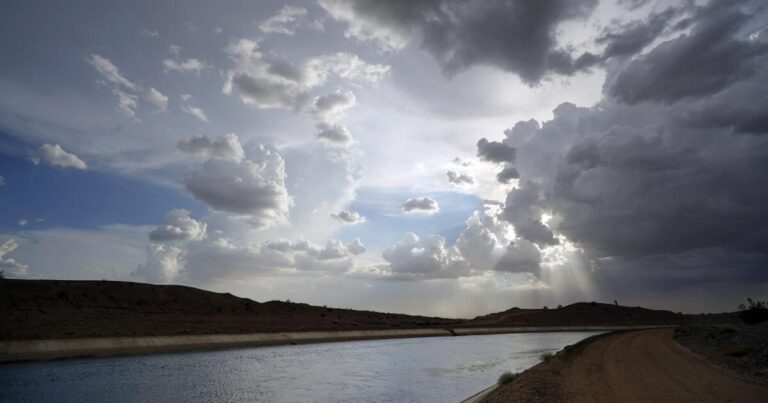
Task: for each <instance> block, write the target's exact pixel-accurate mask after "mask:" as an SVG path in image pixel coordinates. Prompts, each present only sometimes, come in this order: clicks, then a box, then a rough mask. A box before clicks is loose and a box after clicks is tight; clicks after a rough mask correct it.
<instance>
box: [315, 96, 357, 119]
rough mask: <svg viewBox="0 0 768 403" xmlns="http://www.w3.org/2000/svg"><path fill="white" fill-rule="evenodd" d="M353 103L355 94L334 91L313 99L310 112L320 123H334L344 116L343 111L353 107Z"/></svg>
mask: <svg viewBox="0 0 768 403" xmlns="http://www.w3.org/2000/svg"><path fill="white" fill-rule="evenodd" d="M355 101H356V100H355V94H353V93H351V92H350V91H342V90H336V91H334V92H331V93H330V94H328V95H323V96H320V97H317V98H315V101H314V102H313V103H312V109H311V110H310V112H311V113H312V115H313V116H314V117H315V118H316V119H318V120H320V121H322V122H336V121H338V120H339V119H341V118H342V117H343V116H344V111H346V110H347V109H349V108H351V107H353V106H354V105H355Z"/></svg>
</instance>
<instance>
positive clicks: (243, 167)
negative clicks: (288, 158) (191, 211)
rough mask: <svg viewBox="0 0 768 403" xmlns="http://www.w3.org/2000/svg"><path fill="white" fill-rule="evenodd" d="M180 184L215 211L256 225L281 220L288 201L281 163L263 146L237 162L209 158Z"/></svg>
mask: <svg viewBox="0 0 768 403" xmlns="http://www.w3.org/2000/svg"><path fill="white" fill-rule="evenodd" d="M184 184H185V186H186V188H187V190H188V191H189V192H190V193H192V195H193V196H194V197H195V198H196V199H198V200H201V201H203V202H205V203H207V204H208V205H209V206H210V207H211V208H212V209H214V210H215V211H219V212H223V213H227V214H230V215H234V216H239V217H243V218H246V219H248V220H249V222H250V223H251V224H252V225H253V226H256V227H264V226H270V225H274V224H277V223H282V222H284V221H285V220H286V219H287V216H288V209H289V208H290V206H291V203H292V201H291V198H290V196H288V191H287V190H286V188H285V163H284V161H283V159H282V157H281V156H280V154H278V153H277V152H276V151H274V150H272V149H269V148H267V147H265V146H263V145H259V146H256V147H254V148H252V149H251V150H250V151H249V152H248V153H246V158H245V159H243V160H241V161H239V162H238V161H232V160H225V159H219V158H212V159H210V160H208V162H206V163H205V164H204V165H203V167H202V168H200V169H198V170H196V171H193V172H192V173H190V174H189V175H187V177H186V179H185V181H184Z"/></svg>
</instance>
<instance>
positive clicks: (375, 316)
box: [0, 279, 463, 340]
mask: <svg viewBox="0 0 768 403" xmlns="http://www.w3.org/2000/svg"><path fill="white" fill-rule="evenodd" d="M460 322H463V320H457V319H442V318H432V317H426V316H410V315H402V314H391V313H379V312H370V311H356V310H351V309H338V308H326V307H319V306H312V305H307V304H300V303H290V302H282V301H270V302H264V303H259V302H256V301H252V300H250V299H247V298H240V297H236V296H234V295H232V294H229V293H224V294H219V293H215V292H210V291H205V290H200V289H197V288H192V287H184V286H178V285H152V284H142V283H130V282H116V281H61V280H59V281H56V280H9V279H6V280H2V281H0V323H2V326H0V340H12V339H48V338H79V337H115V336H147V335H175V334H214V333H255V332H277V331H304V330H307V331H308V330H362V329H366V330H368V329H399V328H423V327H427V328H428V327H445V326H447V325H454V324H457V323H460Z"/></svg>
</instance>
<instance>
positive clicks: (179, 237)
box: [149, 209, 207, 242]
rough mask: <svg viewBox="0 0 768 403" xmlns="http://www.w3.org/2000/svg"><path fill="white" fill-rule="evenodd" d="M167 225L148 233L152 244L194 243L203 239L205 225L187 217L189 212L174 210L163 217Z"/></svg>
mask: <svg viewBox="0 0 768 403" xmlns="http://www.w3.org/2000/svg"><path fill="white" fill-rule="evenodd" d="M165 219H166V221H167V222H168V224H166V225H161V226H159V227H157V228H155V229H154V230H153V231H152V232H150V233H149V239H150V240H152V241H154V242H171V241H195V240H200V239H203V238H205V232H206V227H207V225H206V223H204V222H200V221H197V220H195V219H194V218H192V217H190V216H189V211H188V210H184V209H174V210H171V211H169V212H168V214H166V216H165Z"/></svg>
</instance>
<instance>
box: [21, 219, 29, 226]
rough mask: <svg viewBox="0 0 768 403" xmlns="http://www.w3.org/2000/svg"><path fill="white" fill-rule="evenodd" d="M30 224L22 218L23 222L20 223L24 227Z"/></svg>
mask: <svg viewBox="0 0 768 403" xmlns="http://www.w3.org/2000/svg"><path fill="white" fill-rule="evenodd" d="M28 222H29V221H27V220H26V219H25V218H22V219H21V220H19V221H18V224H19V225H21V226H22V227H24V226H26V225H27V223H28Z"/></svg>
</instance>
